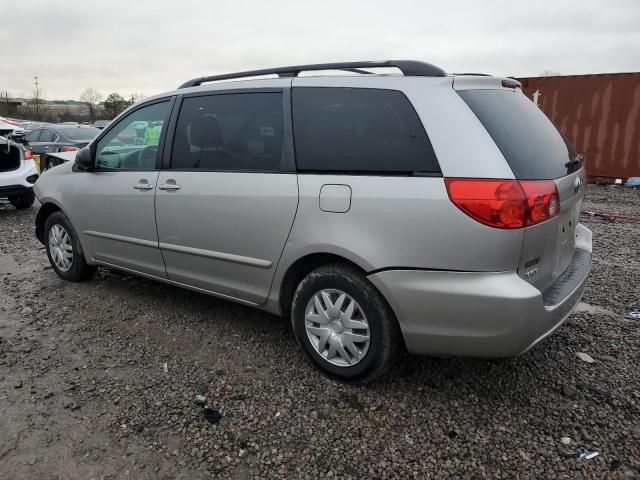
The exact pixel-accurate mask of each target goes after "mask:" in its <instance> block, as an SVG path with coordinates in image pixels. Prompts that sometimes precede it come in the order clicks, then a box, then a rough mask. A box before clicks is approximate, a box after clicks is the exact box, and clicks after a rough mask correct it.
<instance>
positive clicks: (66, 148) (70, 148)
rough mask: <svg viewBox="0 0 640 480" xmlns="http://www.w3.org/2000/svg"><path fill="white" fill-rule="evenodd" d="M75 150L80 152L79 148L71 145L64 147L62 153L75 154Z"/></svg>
mask: <svg viewBox="0 0 640 480" xmlns="http://www.w3.org/2000/svg"><path fill="white" fill-rule="evenodd" d="M74 150H80V149H79V148H78V147H72V146H71V145H62V147H61V149H60V151H61V152H73V151H74Z"/></svg>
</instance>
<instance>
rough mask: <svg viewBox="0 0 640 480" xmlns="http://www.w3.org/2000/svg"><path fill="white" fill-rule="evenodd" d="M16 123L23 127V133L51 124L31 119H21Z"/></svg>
mask: <svg viewBox="0 0 640 480" xmlns="http://www.w3.org/2000/svg"><path fill="white" fill-rule="evenodd" d="M18 123H19V124H20V126H21V127H22V128H23V129H24V133H25V135H26V134H28V133H29V132H32V131H34V130H35V129H36V128H43V127H48V126H49V125H51V124H50V123H45V122H32V121H31V120H22V121H20V122H18Z"/></svg>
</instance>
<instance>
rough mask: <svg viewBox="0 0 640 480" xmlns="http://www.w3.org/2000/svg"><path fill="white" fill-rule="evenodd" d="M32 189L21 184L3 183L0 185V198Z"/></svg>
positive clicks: (18, 194) (21, 193) (17, 194)
mask: <svg viewBox="0 0 640 480" xmlns="http://www.w3.org/2000/svg"><path fill="white" fill-rule="evenodd" d="M32 190H33V187H25V186H23V185H5V186H0V198H3V197H12V196H14V195H15V196H20V195H24V194H25V193H29V192H30V191H32Z"/></svg>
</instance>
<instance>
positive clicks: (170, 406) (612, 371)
mask: <svg viewBox="0 0 640 480" xmlns="http://www.w3.org/2000/svg"><path fill="white" fill-rule="evenodd" d="M584 210H585V211H594V212H597V213H601V214H605V215H609V214H611V213H612V212H621V213H630V214H635V215H640V192H639V191H637V190H636V191H632V190H629V189H625V188H622V187H598V186H590V187H589V190H588V197H587V202H586V203H585V208H584ZM35 213H36V209H35V208H33V209H29V210H27V211H20V212H18V211H16V210H14V209H13V208H12V207H11V206H9V205H8V204H6V203H0V232H1V233H2V235H1V238H0V285H1V288H0V478H6V479H20V478H29V479H31V478H38V479H45V480H46V479H53V478H58V479H75V478H82V479H90V478H96V479H102V478H104V479H112V478H141V479H145V478H148V479H165V478H166V479H173V478H184V479H200V478H237V479H244V478H310V479H311V478H313V479H315V478H380V479H384V478H485V477H492V478H504V479H507V478H508V479H514V478H571V479H574V478H620V479H622V478H627V479H630V478H640V376H639V375H638V366H639V365H640V335H639V329H640V320H634V319H631V318H625V315H626V314H627V313H628V312H630V311H632V310H640V304H639V302H640V300H639V298H640V291H639V287H638V285H639V280H640V278H639V275H640V258H639V255H638V244H639V243H640V242H639V240H638V239H639V238H640V224H638V223H633V221H632V220H633V219H632V218H631V217H626V220H625V221H620V220H618V219H614V221H613V222H611V221H610V219H609V218H607V217H603V216H588V217H587V218H585V222H586V223H587V225H588V226H589V227H590V228H592V230H593V233H594V250H595V260H594V267H593V274H592V277H591V282H590V284H589V286H588V288H587V291H586V294H585V297H584V302H585V303H584V304H583V305H581V309H580V310H581V311H580V312H578V313H575V314H574V315H573V316H572V317H571V318H570V320H569V321H568V322H567V324H565V325H564V326H563V327H562V328H561V329H559V330H558V331H557V333H556V334H555V335H553V336H552V337H551V338H550V339H549V340H548V341H547V342H545V343H543V344H542V345H540V346H539V347H537V348H535V349H534V350H533V351H531V352H530V353H528V354H526V355H524V356H522V357H519V358H516V359H512V360H508V361H502V362H490V361H479V360H469V359H451V360H445V359H429V358H417V357H411V358H409V359H407V360H406V361H405V362H404V363H403V365H402V366H401V368H400V369H399V372H398V374H397V375H396V376H395V377H394V378H391V379H387V380H385V381H383V382H379V383H374V384H372V385H368V386H352V385H348V384H343V383H339V382H336V381H333V380H330V379H327V378H325V377H323V376H322V375H321V374H319V373H318V372H317V371H316V370H315V369H313V368H312V367H310V366H309V365H308V364H307V363H305V361H304V360H303V357H302V354H301V353H300V352H299V351H298V349H297V347H296V344H295V341H294V339H293V336H292V334H291V332H290V330H289V328H288V326H287V324H286V322H284V321H283V320H281V319H279V318H276V317H273V316H270V315H267V314H264V313H261V312H258V311H254V310H251V309H249V308H245V307H243V306H239V305H235V304H232V303H228V302H225V301H221V300H217V299H215V298H211V297H207V296H204V295H200V294H196V293H192V292H188V291H184V290H180V289H177V288H173V287H169V286H165V285H163V284H160V283H155V282H152V281H147V280H144V279H141V278H136V277H132V276H128V275H123V274H121V273H118V272H116V271H113V270H107V269H101V270H99V272H98V274H97V275H96V277H95V278H94V279H93V280H91V281H89V282H85V283H81V284H71V283H65V282H63V281H62V280H60V279H58V278H57V277H56V275H55V274H54V273H53V271H52V270H51V269H50V268H49V266H48V262H47V260H46V256H45V253H44V251H43V248H42V246H41V245H40V244H39V243H38V242H37V240H36V239H35V237H34V236H33V221H34V217H35ZM630 218H631V220H630ZM576 352H585V353H588V354H589V355H591V356H592V357H593V358H594V359H595V360H596V362H595V363H586V362H584V361H582V360H580V359H579V358H578V357H577V356H576ZM196 395H202V396H204V397H205V398H204V405H199V404H197V403H196V402H195V401H194V399H195V396H196ZM564 437H566V438H564ZM585 451H598V452H599V456H597V457H595V458H593V459H591V460H584V459H579V458H576V457H577V455H579V454H580V453H582V452H585Z"/></svg>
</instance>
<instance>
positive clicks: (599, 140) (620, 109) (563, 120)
mask: <svg viewBox="0 0 640 480" xmlns="http://www.w3.org/2000/svg"><path fill="white" fill-rule="evenodd" d="M518 80H519V81H520V82H521V83H522V90H523V92H524V94H525V95H527V97H529V98H530V99H531V100H533V102H534V103H536V104H537V105H538V106H539V107H540V108H541V109H542V111H543V112H544V113H546V114H547V116H548V117H549V118H550V119H551V120H553V122H554V123H555V124H556V125H557V126H558V128H559V129H560V131H561V132H562V133H563V134H564V135H565V137H567V139H569V141H570V142H571V143H572V144H573V145H574V146H575V148H576V150H577V151H578V152H580V153H582V154H584V156H585V165H586V168H587V173H588V174H589V176H590V177H591V178H594V177H606V178H610V179H613V178H628V177H640V72H638V73H612V74H600V75H567V76H550V77H532V78H519V79H518Z"/></svg>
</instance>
